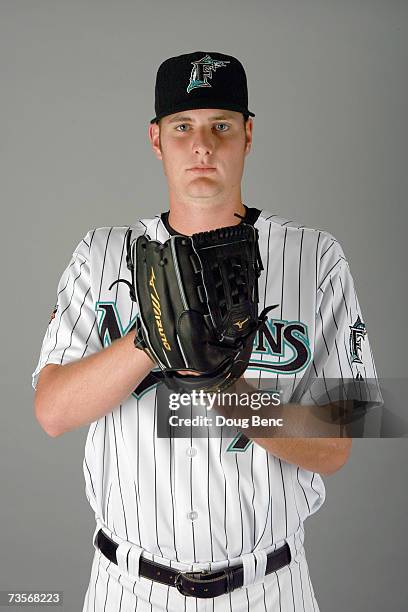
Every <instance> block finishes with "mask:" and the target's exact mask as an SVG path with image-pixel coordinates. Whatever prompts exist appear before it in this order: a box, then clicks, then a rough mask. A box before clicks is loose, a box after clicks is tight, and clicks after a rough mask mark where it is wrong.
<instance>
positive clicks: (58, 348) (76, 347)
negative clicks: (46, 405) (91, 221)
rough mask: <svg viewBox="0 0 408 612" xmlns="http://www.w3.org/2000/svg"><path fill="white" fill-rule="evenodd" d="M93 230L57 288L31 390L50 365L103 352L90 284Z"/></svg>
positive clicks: (76, 251)
mask: <svg viewBox="0 0 408 612" xmlns="http://www.w3.org/2000/svg"><path fill="white" fill-rule="evenodd" d="M92 234H93V230H90V231H89V232H88V233H87V234H86V235H85V236H84V238H83V239H82V240H81V241H80V242H79V243H78V245H77V247H76V248H75V250H74V252H73V254H72V256H71V259H70V261H69V263H68V265H67V267H66V268H65V270H64V271H63V273H62V275H61V278H60V280H59V283H58V287H57V295H56V304H55V307H54V309H53V312H52V313H51V318H50V320H49V323H48V326H47V329H46V331H45V334H44V338H43V342H42V346H41V351H40V355H39V359H38V363H37V367H36V368H35V370H34V372H33V373H32V386H33V388H34V389H36V388H37V382H38V376H39V374H40V371H41V369H42V368H43V367H44V366H45V365H46V364H48V363H55V364H59V365H63V364H66V363H69V362H71V361H76V360H78V359H81V358H82V357H86V356H88V355H90V354H92V353H95V352H96V351H98V350H100V349H101V348H103V346H102V343H101V340H100V338H99V333H98V325H97V319H96V313H95V309H94V304H93V298H92V290H91V282H90V257H89V248H90V244H91V235H92Z"/></svg>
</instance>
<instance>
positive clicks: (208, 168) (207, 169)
mask: <svg viewBox="0 0 408 612" xmlns="http://www.w3.org/2000/svg"><path fill="white" fill-rule="evenodd" d="M215 170H216V169H215V168H212V167H211V166H195V167H194V168H189V169H188V171H189V172H214V171H215Z"/></svg>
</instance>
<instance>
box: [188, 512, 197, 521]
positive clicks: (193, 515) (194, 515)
mask: <svg viewBox="0 0 408 612" xmlns="http://www.w3.org/2000/svg"><path fill="white" fill-rule="evenodd" d="M197 516H198V512H196V511H195V510H193V511H192V512H188V513H187V518H188V519H190V521H195V519H196V518H197Z"/></svg>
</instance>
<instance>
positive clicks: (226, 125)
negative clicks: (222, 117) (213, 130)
mask: <svg viewBox="0 0 408 612" xmlns="http://www.w3.org/2000/svg"><path fill="white" fill-rule="evenodd" d="M219 125H223V126H224V127H225V128H226V129H225V130H218V131H219V132H226V131H227V130H229V125H228V124H227V123H217V126H219Z"/></svg>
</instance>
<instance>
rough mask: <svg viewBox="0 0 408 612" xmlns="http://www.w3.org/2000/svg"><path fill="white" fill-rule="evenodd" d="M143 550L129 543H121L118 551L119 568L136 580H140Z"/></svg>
mask: <svg viewBox="0 0 408 612" xmlns="http://www.w3.org/2000/svg"><path fill="white" fill-rule="evenodd" d="M142 551H143V549H142V548H140V547H139V546H136V545H135V544H130V543H129V542H121V543H120V544H119V546H118V547H117V549H116V560H117V562H118V567H120V569H121V570H122V571H124V572H127V573H128V574H130V575H131V576H133V577H134V578H137V579H139V577H140V573H139V560H140V555H141V554H142Z"/></svg>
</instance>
